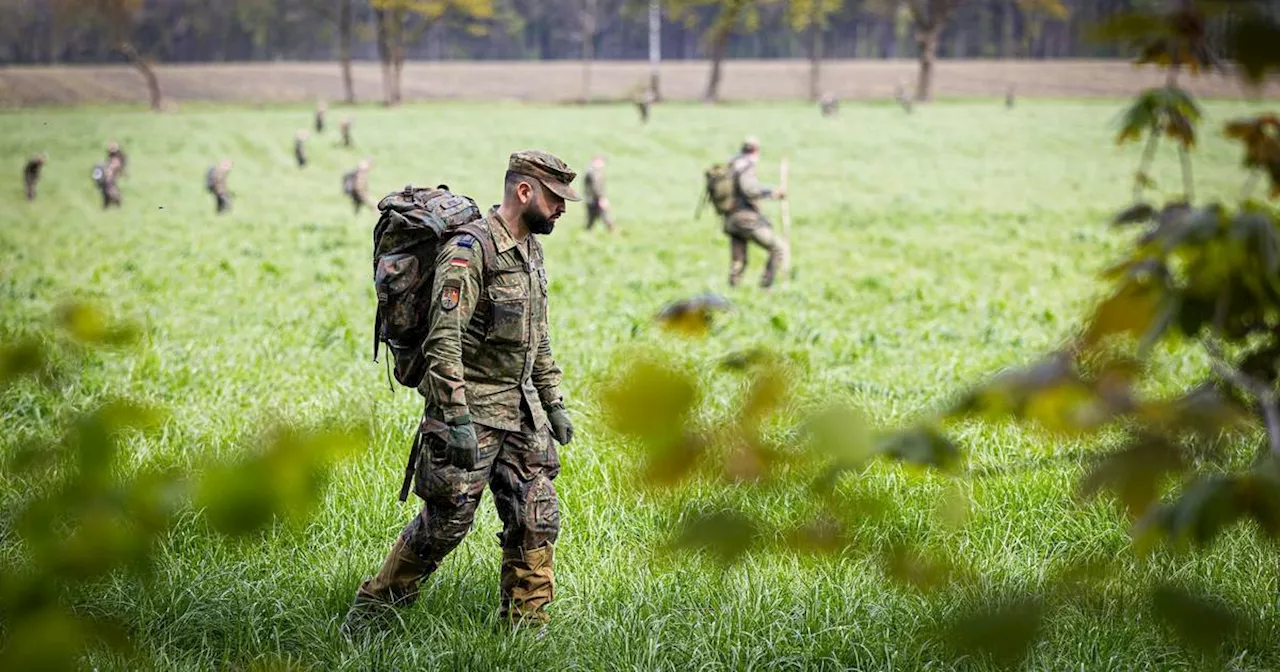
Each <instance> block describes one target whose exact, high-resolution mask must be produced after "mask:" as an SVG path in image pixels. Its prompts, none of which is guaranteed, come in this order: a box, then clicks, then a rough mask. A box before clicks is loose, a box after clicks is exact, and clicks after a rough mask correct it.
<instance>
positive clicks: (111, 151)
mask: <svg viewBox="0 0 1280 672" xmlns="http://www.w3.org/2000/svg"><path fill="white" fill-rule="evenodd" d="M113 160H114V161H115V162H116V165H117V166H118V168H117V169H116V178H121V177H124V173H125V168H126V167H127V166H128V163H129V159H128V157H126V156H125V155H124V150H123V149H120V143H118V142H115V141H112V142H108V143H107V163H108V164H110V163H111V162H112V161H113Z"/></svg>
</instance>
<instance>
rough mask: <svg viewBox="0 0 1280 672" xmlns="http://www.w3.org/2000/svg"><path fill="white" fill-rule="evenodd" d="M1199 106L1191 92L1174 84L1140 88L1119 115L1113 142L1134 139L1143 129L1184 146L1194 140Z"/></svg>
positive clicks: (1118, 142)
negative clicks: (1155, 87)
mask: <svg viewBox="0 0 1280 672" xmlns="http://www.w3.org/2000/svg"><path fill="white" fill-rule="evenodd" d="M1201 116H1202V115H1201V112H1200V107H1199V106H1198V105H1196V102H1195V100H1194V99H1193V98H1192V97H1191V94H1189V93H1187V92H1186V91H1184V90H1182V89H1179V88H1177V87H1173V86H1167V87H1162V88H1157V89H1148V90H1146V91H1143V92H1142V93H1141V94H1139V95H1138V97H1137V98H1136V99H1134V101H1133V104H1132V105H1130V106H1129V108H1128V109H1127V110H1125V111H1124V113H1123V114H1122V115H1121V118H1120V133H1119V134H1118V135H1117V136H1116V144H1121V145H1123V144H1124V143H1126V142H1130V141H1133V140H1137V139H1139V138H1141V137H1142V136H1143V134H1145V133H1153V134H1161V135H1164V136H1166V137H1168V138H1169V139H1171V140H1174V141H1177V142H1178V143H1179V144H1181V145H1182V146H1183V148H1188V149H1189V148H1191V147H1192V146H1194V145H1195V144H1196V136H1195V127H1196V124H1198V123H1199V122H1200V119H1201Z"/></svg>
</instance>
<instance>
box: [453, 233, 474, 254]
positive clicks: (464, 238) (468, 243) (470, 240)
mask: <svg viewBox="0 0 1280 672" xmlns="http://www.w3.org/2000/svg"><path fill="white" fill-rule="evenodd" d="M454 241H455V242H456V243H457V245H458V247H465V248H467V249H468V250H469V249H471V248H472V247H473V246H474V245H475V244H476V237H475V236H473V235H471V234H469V233H464V234H462V235H461V236H458V237H457V238H455V239H454Z"/></svg>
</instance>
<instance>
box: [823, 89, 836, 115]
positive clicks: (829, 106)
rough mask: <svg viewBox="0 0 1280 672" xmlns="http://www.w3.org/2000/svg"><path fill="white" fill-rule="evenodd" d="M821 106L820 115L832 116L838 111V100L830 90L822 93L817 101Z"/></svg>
mask: <svg viewBox="0 0 1280 672" xmlns="http://www.w3.org/2000/svg"><path fill="white" fill-rule="evenodd" d="M818 104H819V105H820V106H821V107H822V116H824V117H834V116H835V115H836V113H838V112H839V111H840V101H839V100H837V99H836V97H835V96H833V95H831V92H827V93H824V94H822V98H821V99H820V100H819V101H818Z"/></svg>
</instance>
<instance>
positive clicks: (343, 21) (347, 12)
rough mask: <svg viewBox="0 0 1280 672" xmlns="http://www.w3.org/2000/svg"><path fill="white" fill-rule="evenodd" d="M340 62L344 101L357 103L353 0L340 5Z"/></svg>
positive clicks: (344, 0) (345, 0) (342, 2)
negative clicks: (352, 15) (352, 78)
mask: <svg viewBox="0 0 1280 672" xmlns="http://www.w3.org/2000/svg"><path fill="white" fill-rule="evenodd" d="M338 61H339V63H341V65H342V93H343V101H344V102H346V103H347V104H348V105H352V104H354V103H355V102H356V89H355V85H354V84H353V83H352V80H351V0H341V3H340V4H339V5H338Z"/></svg>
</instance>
